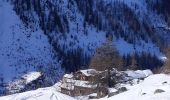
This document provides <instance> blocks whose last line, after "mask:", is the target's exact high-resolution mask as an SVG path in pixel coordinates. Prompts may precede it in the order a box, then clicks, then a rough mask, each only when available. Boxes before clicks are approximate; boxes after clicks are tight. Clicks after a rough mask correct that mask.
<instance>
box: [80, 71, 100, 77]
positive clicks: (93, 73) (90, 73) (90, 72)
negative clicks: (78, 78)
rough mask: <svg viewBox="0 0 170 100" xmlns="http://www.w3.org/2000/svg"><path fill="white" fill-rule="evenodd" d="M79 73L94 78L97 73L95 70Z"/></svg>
mask: <svg viewBox="0 0 170 100" xmlns="http://www.w3.org/2000/svg"><path fill="white" fill-rule="evenodd" d="M80 72H82V73H83V74H84V75H86V76H94V75H96V74H97V71H96V70H95V69H87V70H80Z"/></svg>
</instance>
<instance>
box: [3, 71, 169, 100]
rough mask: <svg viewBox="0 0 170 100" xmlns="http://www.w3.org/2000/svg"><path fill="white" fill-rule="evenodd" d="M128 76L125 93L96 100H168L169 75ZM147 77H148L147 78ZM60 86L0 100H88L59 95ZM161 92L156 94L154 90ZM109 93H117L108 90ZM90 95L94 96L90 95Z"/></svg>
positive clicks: (141, 73) (136, 73)
mask: <svg viewBox="0 0 170 100" xmlns="http://www.w3.org/2000/svg"><path fill="white" fill-rule="evenodd" d="M126 73H127V74H128V76H129V77H130V76H131V77H133V78H134V79H133V82H134V84H128V83H121V84H120V87H126V88H127V91H126V92H122V93H119V94H117V95H114V96H111V97H109V98H108V97H104V98H100V99H98V100H170V75H165V74H152V73H151V72H150V71H149V70H144V71H139V70H138V71H126ZM147 76H148V77H147ZM142 77H146V78H145V79H144V80H141V81H139V83H135V80H136V78H142ZM60 85H61V84H59V83H57V84H56V85H54V86H52V87H48V88H41V89H37V90H34V91H28V92H24V93H19V94H14V95H9V96H4V97H0V100H88V97H87V96H82V97H70V96H67V95H65V94H62V93H60V92H59V91H60V90H59V86H60ZM158 89H159V90H161V91H162V92H156V90H158ZM109 90H110V91H111V92H115V91H117V90H116V89H114V88H109ZM91 95H96V94H95V93H94V94H91Z"/></svg>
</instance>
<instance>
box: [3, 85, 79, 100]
mask: <svg viewBox="0 0 170 100" xmlns="http://www.w3.org/2000/svg"><path fill="white" fill-rule="evenodd" d="M0 100H76V99H74V98H72V97H70V96H67V95H64V94H61V93H59V92H57V91H56V90H55V88H53V87H50V88H42V89H38V90H35V91H29V92H25V93H21V94H14V95H11V96H6V97H0Z"/></svg>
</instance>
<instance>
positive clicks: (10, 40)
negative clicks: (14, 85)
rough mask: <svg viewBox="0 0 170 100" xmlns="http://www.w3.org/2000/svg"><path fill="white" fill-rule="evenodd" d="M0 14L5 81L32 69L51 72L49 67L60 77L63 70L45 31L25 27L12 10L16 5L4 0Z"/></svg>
mask: <svg viewBox="0 0 170 100" xmlns="http://www.w3.org/2000/svg"><path fill="white" fill-rule="evenodd" d="M0 16H1V17H0V77H1V78H2V79H3V82H2V83H5V84H8V83H9V82H12V80H15V79H17V78H19V77H21V76H23V75H24V74H27V73H29V72H32V71H39V70H41V71H42V68H44V69H43V70H44V72H45V71H48V67H49V66H50V67H54V68H56V73H57V74H56V76H55V77H56V78H55V79H56V80H57V79H59V78H60V75H62V73H63V71H62V69H61V66H60V64H59V63H58V62H57V58H54V52H53V48H52V47H51V44H49V42H48V38H47V37H46V36H45V35H44V34H42V33H43V32H42V31H41V30H40V29H39V30H37V31H34V32H33V31H31V29H29V28H26V27H25V25H24V24H23V23H22V21H21V20H20V18H19V17H18V16H17V15H16V13H15V12H14V11H13V6H12V5H11V4H10V3H9V2H6V1H5V0H1V1H0ZM40 68H41V69H40ZM45 73H46V72H45ZM55 79H54V80H55ZM0 83H1V82H0Z"/></svg>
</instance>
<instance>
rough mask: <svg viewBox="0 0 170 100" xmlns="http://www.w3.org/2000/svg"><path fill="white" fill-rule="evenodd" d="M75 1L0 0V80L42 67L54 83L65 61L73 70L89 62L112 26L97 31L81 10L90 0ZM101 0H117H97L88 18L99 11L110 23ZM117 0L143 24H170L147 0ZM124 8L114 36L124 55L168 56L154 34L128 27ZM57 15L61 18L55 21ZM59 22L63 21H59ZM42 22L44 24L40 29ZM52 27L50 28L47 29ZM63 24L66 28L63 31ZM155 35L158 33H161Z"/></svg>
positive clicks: (14, 79) (108, 0)
mask: <svg viewBox="0 0 170 100" xmlns="http://www.w3.org/2000/svg"><path fill="white" fill-rule="evenodd" d="M7 1H8V2H7ZM77 1H79V0H37V1H34V0H30V1H26V0H1V1H0V79H1V80H2V81H3V82H1V81H0V83H3V84H5V85H6V84H7V85H8V84H9V83H11V84H12V82H18V81H20V80H17V79H20V78H21V77H22V76H24V75H25V74H26V75H28V74H29V73H31V72H43V74H44V75H45V78H46V79H48V81H51V82H50V83H53V84H54V83H55V82H56V81H57V80H58V79H59V78H60V76H61V75H62V74H63V72H64V71H63V69H62V68H61V66H62V67H64V68H65V69H69V68H70V69H71V68H72V67H73V68H72V70H71V71H74V70H75V69H79V67H82V66H84V65H87V64H88V63H89V59H90V57H91V56H92V55H93V54H94V52H95V50H96V48H97V47H100V46H101V44H102V43H103V42H105V41H106V34H107V33H108V30H107V29H102V30H99V29H98V27H97V25H95V24H96V23H95V24H94V23H93V24H89V23H88V22H86V21H85V17H86V15H83V14H82V13H81V11H80V10H81V9H84V8H83V7H86V6H84V5H86V4H87V3H88V2H89V1H90V0H84V2H85V4H84V5H83V6H81V7H82V8H79V7H78V3H77ZM91 1H93V0H91ZM100 1H104V3H103V5H104V6H103V7H104V8H106V9H110V8H108V7H110V6H108V5H109V4H110V3H111V2H113V1H117V0H96V1H94V5H93V6H92V7H93V8H92V11H93V12H94V15H93V16H92V15H90V18H93V17H95V15H98V14H99V16H100V15H101V18H102V23H103V24H102V26H103V27H104V26H107V25H108V26H111V25H110V24H107V21H110V20H108V19H107V17H106V16H105V15H104V14H105V13H104V12H100V11H99V9H100V7H98V8H97V5H95V4H98V3H100ZM118 1H120V2H121V3H122V2H123V3H124V4H125V5H127V6H128V7H129V9H131V10H132V13H134V14H132V15H133V16H135V15H136V17H137V18H136V19H137V21H139V24H141V26H143V25H142V24H143V22H144V21H146V22H148V23H149V27H160V26H163V27H168V26H167V22H166V21H165V20H164V18H163V17H162V16H161V15H158V14H157V13H156V12H154V11H152V10H150V9H148V8H147V4H146V2H145V0H118ZM37 2H40V4H39V3H37ZM80 2H81V1H80ZM82 2H83V1H82ZM27 3H28V4H27ZM34 4H35V5H34ZM36 4H37V5H36ZM33 5H34V6H33ZM28 6H30V8H29V7H28ZM39 6H40V7H39ZM87 7H88V6H87ZM38 8H40V9H38ZM37 9H38V10H37ZM89 9H90V7H89ZM85 10H86V9H85ZM118 10H119V9H118ZM38 11H40V12H38ZM108 11H109V10H108ZM123 13H125V12H123ZM123 13H122V14H120V15H119V16H120V17H121V18H120V20H118V22H119V24H120V27H121V28H122V29H123V30H124V31H125V36H120V37H119V38H117V39H115V38H114V41H113V43H114V44H115V46H116V48H117V50H118V51H119V53H120V54H121V55H126V54H129V53H134V52H138V53H141V52H143V51H144V52H149V53H151V54H152V55H154V54H155V55H156V56H157V57H160V58H164V54H163V53H162V52H161V51H160V47H159V46H158V45H156V43H154V42H153V41H152V39H151V36H152V35H151V36H146V37H147V40H148V41H147V42H146V41H144V40H143V39H141V37H139V36H138V34H139V33H140V32H139V33H135V32H134V30H133V29H131V28H129V25H128V21H127V20H126V19H125V18H124V14H123ZM53 14H54V15H53ZM146 15H147V16H146ZM42 16H43V18H44V19H43V21H44V23H43V24H42V22H43V21H42ZM122 16H123V17H122ZM130 16H131V15H130ZM58 17H59V18H58ZM55 18H58V19H57V21H56V19H55ZM130 18H131V17H130ZM24 19H25V20H24ZM116 20H117V19H116ZM124 20H125V21H124ZM53 22H54V23H53ZM59 22H60V24H61V25H58V24H59ZM105 22H106V23H105ZM85 24H86V25H85ZM97 24H98V23H97ZM43 25H44V26H45V27H43V28H45V29H43V28H42V26H43ZM50 26H51V27H52V29H51V30H50V31H49V30H48V28H51V27H50ZM53 27H55V28H53ZM60 27H62V28H63V32H60ZM142 28H143V27H142ZM68 30H69V31H68ZM126 30H128V31H126ZM109 31H110V30H109ZM120 33H121V32H120ZM120 33H118V34H120ZM145 33H147V32H143V34H144V36H145ZM156 33H157V32H156ZM158 33H162V31H158ZM164 33H166V32H164ZM111 34H113V37H116V34H117V33H116V30H113V31H111ZM114 35H115V36H114ZM161 35H162V34H161ZM127 36H134V37H135V38H134V41H135V43H134V44H133V43H129V42H128V41H127V40H124V39H123V38H124V37H127ZM157 37H158V38H159V35H158V36H157ZM77 59H78V60H79V61H77ZM86 60H87V61H86ZM77 63H78V64H77ZM76 67H78V68H76ZM0 94H1V93H0Z"/></svg>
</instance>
